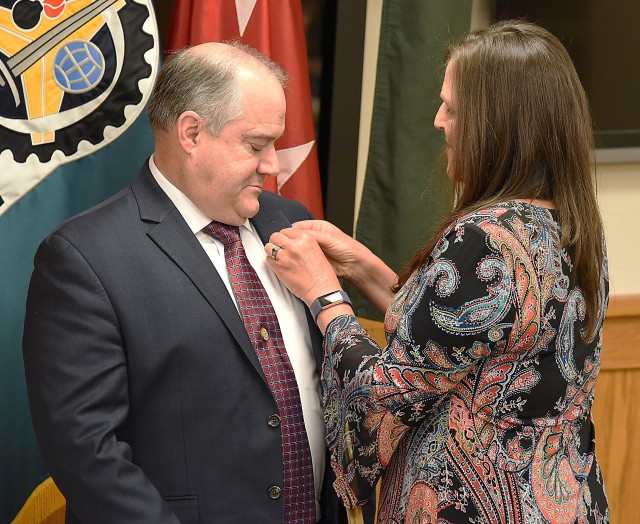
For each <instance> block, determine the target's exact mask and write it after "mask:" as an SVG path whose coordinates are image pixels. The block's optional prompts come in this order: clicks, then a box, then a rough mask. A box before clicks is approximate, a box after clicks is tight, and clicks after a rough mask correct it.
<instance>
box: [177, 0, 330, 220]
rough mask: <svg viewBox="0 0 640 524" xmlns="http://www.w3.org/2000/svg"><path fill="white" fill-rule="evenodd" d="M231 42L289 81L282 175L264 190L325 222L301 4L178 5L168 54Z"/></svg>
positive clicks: (249, 0) (212, 0) (244, 0)
mask: <svg viewBox="0 0 640 524" xmlns="http://www.w3.org/2000/svg"><path fill="white" fill-rule="evenodd" d="M233 39H239V40H240V41H241V42H243V43H245V44H248V45H250V46H252V47H254V48H256V49H257V50H258V51H260V52H262V53H263V54H265V55H267V56H268V57H270V58H271V59H272V60H274V61H276V62H277V63H278V64H280V65H281V66H282V67H283V68H284V70H285V71H286V72H287V74H288V75H289V78H290V80H289V84H288V85H287V87H286V89H285V95H286V98H287V115H286V120H285V133H284V135H283V136H282V137H281V138H280V139H279V140H278V142H277V144H276V149H277V153H278V159H279V161H280V174H279V175H278V179H277V184H276V180H273V179H268V180H266V181H265V188H266V189H268V190H270V191H277V192H278V193H280V194H281V195H283V196H285V197H287V198H291V199H293V200H297V201H298V202H301V203H302V204H304V205H305V207H306V208H307V209H308V210H309V211H311V213H312V214H313V215H314V217H315V218H323V216H324V213H323V211H322V192H321V188H320V171H319V169H318V153H317V149H316V140H315V132H314V127H313V114H312V111H311V89H310V86H309V65H308V62H307V44H306V40H305V34H304V25H303V22H302V6H301V3H300V0H286V1H284V0H283V1H280V0H279V1H277V2H273V1H271V2H269V0H235V1H232V0H177V1H176V4H175V9H174V12H173V21H172V27H171V35H170V37H169V45H168V46H167V47H168V49H180V48H182V47H184V46H186V45H197V44H200V43H202V42H222V41H226V40H233ZM276 185H277V187H276Z"/></svg>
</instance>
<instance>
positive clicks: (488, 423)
mask: <svg viewBox="0 0 640 524" xmlns="http://www.w3.org/2000/svg"><path fill="white" fill-rule="evenodd" d="M441 98H442V105H441V107H440V109H439V111H438V114H437V115H436V118H435V126H436V127H437V128H438V129H441V130H442V131H443V132H444V134H445V151H446V155H447V161H448V162H447V174H448V176H449V177H450V178H451V179H452V182H453V187H454V191H453V195H454V200H453V204H452V211H451V213H450V215H449V216H448V217H447V219H446V220H445V221H444V222H443V223H442V225H441V227H439V229H438V230H437V232H436V233H435V234H434V236H433V238H432V240H431V241H430V242H428V243H427V244H426V245H425V246H424V247H423V248H421V249H420V250H419V251H418V253H416V255H415V257H414V258H413V260H411V261H410V262H409V263H408V264H407V266H406V267H405V268H404V269H403V270H402V271H401V273H400V275H399V276H397V277H396V275H395V274H394V273H393V271H392V270H391V269H389V268H388V267H387V266H386V265H385V264H384V263H383V262H382V261H381V260H380V259H378V258H377V257H376V256H375V255H373V254H372V253H371V252H370V251H369V250H368V249H367V248H365V247H364V246H362V245H361V244H359V243H358V242H356V241H355V240H354V239H352V238H351V237H349V236H347V235H345V234H343V233H341V232H340V231H339V230H338V229H337V228H335V227H334V226H332V225H331V224H329V223H327V222H319V221H311V222H302V223H298V224H296V225H295V226H294V228H292V229H287V230H284V231H282V232H280V233H276V234H274V235H273V236H272V237H271V243H269V244H267V246H266V250H267V253H269V254H272V255H273V256H272V257H271V258H270V260H269V264H270V266H271V267H272V269H273V270H274V271H275V272H276V273H277V274H278V276H279V277H280V278H281V279H282V280H283V281H284V282H285V283H286V285H287V286H288V287H289V288H290V289H291V290H292V291H293V292H294V293H295V294H296V295H297V296H299V297H300V298H301V299H302V300H304V301H305V302H306V303H307V305H308V306H310V310H311V313H312V314H313V315H314V316H315V318H316V322H317V323H318V326H319V328H320V329H321V330H322V331H323V332H324V333H325V365H324V373H323V378H322V381H323V389H324V404H325V420H326V423H327V429H328V433H327V442H328V444H329V447H330V451H331V458H332V467H333V469H334V471H335V473H336V476H337V481H336V483H335V488H336V490H337V491H338V493H339V495H340V496H341V497H342V498H343V500H344V502H345V504H346V505H347V507H355V506H357V505H358V504H360V503H362V501H364V500H366V498H367V497H368V496H369V493H370V492H371V490H372V489H373V487H374V486H375V484H376V483H377V481H378V480H379V478H380V476H381V475H382V473H383V472H384V476H383V480H382V487H381V492H380V499H379V507H378V520H379V522H436V521H438V522H451V523H462V522H464V523H467V522H473V523H476V524H479V523H487V524H488V523H497V522H502V523H531V522H541V523H542V522H548V523H572V522H581V523H582V522H607V521H608V519H609V510H608V505H607V499H606V495H605V492H604V486H603V480H602V476H601V473H600V470H599V467H598V462H597V459H596V455H595V442H594V431H593V423H592V420H591V406H592V403H593V397H594V387H595V383H596V379H597V377H598V370H599V367H600V354H601V349H602V321H603V318H604V314H605V311H606V306H607V300H608V276H607V268H606V252H605V248H604V239H603V233H602V223H601V219H600V215H599V212H598V207H597V203H596V196H595V179H594V173H593V170H592V161H593V158H592V156H593V141H592V140H593V139H592V124H591V118H590V113H589V106H588V103H587V99H586V96H585V93H584V90H583V88H582V86H581V84H580V81H579V79H578V76H577V74H576V71H575V68H574V66H573V64H572V62H571V60H570V58H569V56H568V54H567V52H566V50H565V49H564V47H563V46H562V44H561V43H560V42H559V41H558V39H557V38H555V37H554V36H553V35H551V34H550V33H549V32H548V31H546V30H544V29H542V28H540V27H538V26H536V25H533V24H529V23H526V22H522V21H506V22H501V23H498V24H495V25H493V26H491V27H489V28H487V29H485V30H481V31H477V32H473V33H470V34H469V35H467V36H466V37H464V38H463V39H462V40H461V41H459V42H458V43H456V44H454V45H453V46H451V47H450V49H449V51H448V53H447V55H446V72H445V78H444V82H443V86H442V91H441ZM276 246H277V247H279V248H282V249H277V248H276ZM338 277H342V278H345V279H348V280H350V281H351V282H353V283H354V284H355V285H356V286H357V287H358V288H359V289H360V290H361V291H362V292H363V293H364V294H365V295H366V296H367V297H368V298H369V299H370V300H371V301H372V303H373V304H374V305H376V307H377V308H378V309H379V310H380V311H384V312H386V319H385V331H386V335H387V346H386V347H385V348H384V349H381V348H379V347H378V346H377V345H376V344H375V342H374V341H373V340H372V339H371V338H370V337H369V335H368V334H367V333H366V331H365V330H363V329H362V327H361V326H360V325H359V323H358V321H357V319H356V318H355V317H354V316H353V311H352V309H351V307H350V305H349V303H348V297H347V296H346V294H344V292H343V291H342V290H341V288H340V286H339V282H338Z"/></svg>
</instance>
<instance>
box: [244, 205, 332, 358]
mask: <svg viewBox="0 0 640 524" xmlns="http://www.w3.org/2000/svg"><path fill="white" fill-rule="evenodd" d="M251 223H252V224H253V225H254V227H255V228H256V231H257V232H258V235H259V236H260V239H261V240H262V242H263V243H264V244H266V243H267V242H268V241H269V237H270V236H271V235H272V233H275V232H276V231H280V230H281V229H284V228H287V227H291V222H290V221H289V219H288V218H287V217H286V216H285V215H284V213H283V212H282V211H280V210H277V209H270V208H268V207H266V206H264V203H262V204H261V205H260V212H259V213H258V214H257V215H256V216H255V217H253V218H252V219H251ZM298 300H299V299H298ZM300 302H302V301H300ZM302 307H303V308H304V310H305V314H306V317H307V325H308V327H309V332H310V333H311V346H312V349H313V357H314V359H315V361H316V366H317V368H318V370H321V369H322V360H323V356H324V355H323V352H324V350H323V348H322V340H323V337H322V333H320V330H319V329H318V326H316V323H315V322H314V321H313V318H312V317H311V313H309V310H308V309H307V306H306V305H305V304H302Z"/></svg>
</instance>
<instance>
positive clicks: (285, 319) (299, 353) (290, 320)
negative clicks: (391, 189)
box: [149, 156, 325, 516]
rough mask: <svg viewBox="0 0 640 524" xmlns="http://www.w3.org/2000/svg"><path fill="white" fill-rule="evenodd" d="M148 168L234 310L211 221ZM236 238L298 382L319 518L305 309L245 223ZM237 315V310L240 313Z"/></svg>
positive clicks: (317, 447)
mask: <svg viewBox="0 0 640 524" xmlns="http://www.w3.org/2000/svg"><path fill="white" fill-rule="evenodd" d="M149 169H150V170H151V174H152V175H153V178H155V180H156V182H158V185H159V186H160V187H161V188H162V190H163V191H164V192H165V193H166V194H167V196H168V197H169V198H170V199H171V201H172V202H173V204H174V205H175V206H176V209H177V210H178V211H179V212H180V214H181V215H182V217H183V218H184V220H185V222H186V223H187V225H188V226H189V228H190V229H191V231H193V233H194V235H195V236H196V238H197V239H198V241H199V242H200V244H201V245H202V248H203V249H204V251H205V253H206V254H207V256H208V257H209V258H210V259H211V262H212V263H213V266H214V267H215V269H216V271H217V272H218V274H219V275H220V277H221V278H222V281H223V282H224V284H225V286H226V287H227V291H228V292H229V295H230V296H231V297H232V298H233V301H234V304H236V308H238V304H237V301H236V298H235V295H234V293H233V288H232V287H231V282H230V280H229V273H228V271H227V265H226V262H225V259H224V247H223V245H222V242H220V241H219V240H216V239H213V238H211V237H210V236H209V235H207V234H206V233H204V232H202V228H204V227H205V226H206V225H208V224H209V223H210V222H211V219H210V218H208V217H207V216H206V215H205V214H204V213H203V212H202V211H200V209H198V208H197V207H196V205H195V204H194V203H193V202H192V201H191V200H189V198H187V196H186V195H185V194H184V193H182V192H181V191H180V190H179V189H178V188H177V187H175V186H174V185H173V184H172V183H171V182H169V181H168V180H167V179H166V178H165V177H164V175H163V174H162V173H161V172H160V170H159V169H158V167H157V166H156V164H155V162H154V160H153V156H152V157H151V158H150V159H149ZM240 238H241V239H242V244H243V245H244V249H245V251H246V254H247V258H248V259H249V263H250V264H251V265H252V266H253V268H254V269H255V271H256V273H257V274H258V277H259V278H260V281H261V282H262V285H263V286H264V288H265V290H266V291H267V294H268V295H269V299H270V300H271V303H272V304H273V309H274V310H275V312H276V316H277V317H278V322H279V324H280V331H281V332H282V338H283V340H284V345H285V348H286V350H287V355H288V356H289V360H290V362H291V367H292V368H293V372H294V374H295V376H296V381H297V383H298V389H299V390H300V401H301V403H302V415H303V418H304V425H305V427H306V430H307V436H308V438H309V446H310V448H311V459H312V461H313V475H314V480H315V488H316V509H317V510H318V511H316V514H317V515H318V516H319V515H320V512H319V506H318V501H319V500H320V492H321V489H322V479H323V477H324V464H325V441H324V418H323V410H322V405H321V397H320V395H321V389H320V377H319V375H318V371H317V369H316V362H315V359H314V357H313V350H312V347H311V337H310V335H309V329H308V328H307V319H306V316H305V310H304V306H303V304H302V303H301V302H300V301H299V300H298V299H297V298H296V297H295V296H294V295H292V294H291V293H290V292H289V290H288V289H287V288H286V287H285V286H284V285H283V284H282V283H281V282H280V281H279V280H278V278H277V277H276V275H275V273H274V272H273V271H271V269H269V267H268V266H267V263H266V255H265V252H264V244H263V243H262V241H261V240H260V237H259V236H258V234H257V233H256V231H255V230H254V228H253V226H252V225H251V222H250V221H249V220H247V221H246V222H245V223H244V224H243V225H242V226H240ZM239 311H240V310H239V309H238V312H239Z"/></svg>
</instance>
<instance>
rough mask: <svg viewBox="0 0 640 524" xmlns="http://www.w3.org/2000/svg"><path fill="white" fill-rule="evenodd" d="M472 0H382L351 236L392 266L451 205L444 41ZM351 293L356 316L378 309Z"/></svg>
mask: <svg viewBox="0 0 640 524" xmlns="http://www.w3.org/2000/svg"><path fill="white" fill-rule="evenodd" d="M470 23H471V0H456V1H455V2H451V1H446V0H430V1H424V0H385V1H384V4H383V8H382V22H381V28H380V48H379V54H378V66H377V73H376V85H375V96H374V106H373V115H372V122H371V139H370V144H369V156H368V160H367V169H366V175H365V181H364V187H363V192H362V202H361V206H360V212H359V215H358V217H357V226H356V238H357V239H358V240H359V241H360V242H362V243H363V244H365V245H366V246H368V247H369V248H370V249H371V250H372V251H373V252H374V253H375V254H376V255H378V256H379V257H380V258H382V259H383V260H384V261H385V262H386V263H387V264H388V265H389V266H390V267H392V268H393V269H394V270H395V271H396V272H397V271H399V270H400V269H401V268H402V267H403V266H404V265H405V264H406V263H407V262H408V261H409V260H410V259H411V257H412V256H413V254H414V253H415V251H416V250H417V249H418V248H419V247H420V246H421V245H422V244H423V243H424V242H425V241H426V240H427V239H428V238H429V236H430V234H431V233H432V232H433V228H434V226H435V225H437V224H438V223H439V222H440V220H442V219H443V218H444V216H445V214H446V212H447V211H448V210H449V202H450V201H449V191H450V185H449V183H448V181H447V180H446V178H445V179H443V176H442V170H441V169H439V168H438V164H439V161H438V159H439V154H440V150H441V147H442V144H443V136H442V133H441V132H439V131H437V130H436V129H435V128H434V127H433V120H434V118H435V116H436V112H437V111H438V107H439V105H440V98H439V95H440V88H441V85H442V79H443V77H444V70H443V69H442V67H441V66H442V61H443V53H444V50H445V47H446V45H447V43H449V42H450V41H452V40H456V39H457V38H459V37H460V36H461V35H462V34H464V33H465V32H467V31H468V30H469V27H470ZM349 291H350V293H351V294H354V295H356V296H355V297H353V298H354V300H355V301H356V304H355V306H356V311H357V314H358V315H360V316H363V317H365V318H372V319H379V318H380V315H379V314H378V313H377V312H376V311H375V310H374V309H373V308H372V307H371V306H370V305H369V304H368V303H367V302H366V301H365V300H364V298H362V297H360V296H359V295H357V294H356V293H354V291H353V290H352V289H350V290H349Z"/></svg>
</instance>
